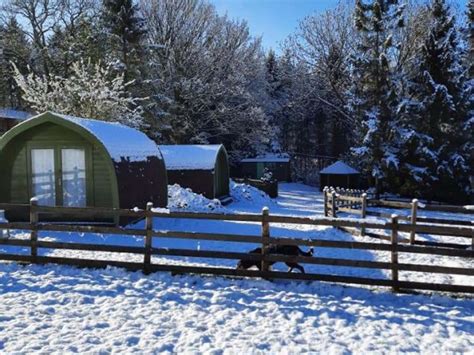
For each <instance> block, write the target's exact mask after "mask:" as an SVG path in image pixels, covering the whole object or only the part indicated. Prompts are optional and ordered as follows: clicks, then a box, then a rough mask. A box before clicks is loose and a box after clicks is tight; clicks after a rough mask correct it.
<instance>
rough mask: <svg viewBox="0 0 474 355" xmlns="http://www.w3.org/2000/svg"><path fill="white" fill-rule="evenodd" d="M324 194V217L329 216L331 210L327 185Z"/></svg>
mask: <svg viewBox="0 0 474 355" xmlns="http://www.w3.org/2000/svg"><path fill="white" fill-rule="evenodd" d="M323 194H324V217H327V216H328V210H329V206H328V203H329V199H328V188H327V187H325V188H324V190H323Z"/></svg>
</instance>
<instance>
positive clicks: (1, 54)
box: [0, 17, 31, 108]
mask: <svg viewBox="0 0 474 355" xmlns="http://www.w3.org/2000/svg"><path fill="white" fill-rule="evenodd" d="M30 56H31V47H30V44H29V43H28V40H27V39H26V36H25V34H24V33H23V30H22V28H21V27H20V25H19V24H18V22H17V21H16V19H15V18H14V17H12V18H9V19H8V20H7V22H6V24H5V25H4V26H1V27H0V106H3V107H12V108H21V107H22V102H21V92H20V90H19V88H18V86H17V85H16V83H15V79H14V77H13V70H12V68H11V65H10V62H14V63H16V65H17V67H18V70H19V71H21V72H25V71H26V70H27V66H28V64H29V63H30Z"/></svg>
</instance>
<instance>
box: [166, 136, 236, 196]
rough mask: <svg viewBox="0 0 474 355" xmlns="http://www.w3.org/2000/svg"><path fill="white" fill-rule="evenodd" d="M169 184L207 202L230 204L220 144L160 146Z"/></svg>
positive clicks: (225, 159)
mask: <svg viewBox="0 0 474 355" xmlns="http://www.w3.org/2000/svg"><path fill="white" fill-rule="evenodd" d="M160 151H161V153H162V154H163V158H164V159H165V164H166V169H167V172H168V181H169V183H170V184H179V185H180V186H181V187H187V188H190V189H191V190H193V191H194V192H195V193H198V194H202V195H204V196H205V197H207V198H210V199H214V198H217V199H220V200H221V201H222V202H223V203H229V202H231V199H230V196H229V182H230V180H229V159H228V156H227V151H226V149H225V147H224V146H223V145H222V144H209V145H204V144H201V145H199V144H188V145H160Z"/></svg>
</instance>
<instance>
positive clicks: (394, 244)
mask: <svg viewBox="0 0 474 355" xmlns="http://www.w3.org/2000/svg"><path fill="white" fill-rule="evenodd" d="M391 242H392V281H393V282H394V283H398V216H397V215H396V214H392V238H391ZM392 290H393V292H398V291H399V287H398V286H397V285H394V286H392Z"/></svg>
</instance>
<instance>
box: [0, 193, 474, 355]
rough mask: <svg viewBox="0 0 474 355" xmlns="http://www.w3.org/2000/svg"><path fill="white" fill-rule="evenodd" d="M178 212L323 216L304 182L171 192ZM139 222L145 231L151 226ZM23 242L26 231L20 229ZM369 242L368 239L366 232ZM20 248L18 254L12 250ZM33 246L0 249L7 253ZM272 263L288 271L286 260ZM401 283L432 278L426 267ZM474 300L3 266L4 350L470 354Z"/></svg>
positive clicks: (226, 226) (177, 226)
mask: <svg viewBox="0 0 474 355" xmlns="http://www.w3.org/2000/svg"><path fill="white" fill-rule="evenodd" d="M170 194H171V205H170V208H171V209H182V208H185V209H188V210H199V211H207V210H209V211H210V212H217V211H219V212H224V213H248V212H251V213H259V212H260V211H261V209H262V207H263V206H268V207H269V208H270V212H271V213H275V214H285V215H298V216H311V215H321V214H322V212H323V202H322V195H321V194H320V193H319V192H318V191H316V189H314V188H312V187H308V186H305V185H301V184H281V185H280V197H279V198H278V199H276V200H275V201H274V200H271V199H269V198H268V197H266V196H264V195H262V194H260V193H259V192H258V191H256V190H254V189H252V188H249V187H247V186H245V185H238V184H233V186H232V194H233V197H234V200H235V201H234V203H232V204H231V205H229V206H225V207H224V206H220V204H219V203H218V202H217V201H209V200H205V199H202V198H201V197H199V196H195V195H194V194H192V193H190V192H189V191H186V190H183V189H179V188H177V187H172V188H171V189H170ZM134 227H143V222H140V223H138V224H137V225H136V226H134ZM154 227H155V228H156V229H160V230H176V231H198V232H199V231H206V232H215V233H219V232H223V233H234V234H248V235H259V233H260V225H259V224H258V223H242V222H231V221H202V220H173V219H168V218H166V219H156V220H155V221H154ZM271 234H272V236H285V237H302V238H318V239H333V240H363V239H359V238H357V237H353V236H351V235H349V234H347V233H344V232H341V231H339V230H335V229H333V228H327V227H322V226H297V225H289V224H277V225H272V226H271ZM18 236H19V237H22V236H23V237H27V235H21V234H20V235H18ZM40 238H48V239H50V240H62V241H78V240H80V241H81V242H84V243H99V242H100V243H107V244H119V245H136V246H142V245H143V240H142V238H138V237H136V238H135V237H129V236H114V237H106V236H102V235H95V234H64V233H51V232H44V233H41V234H40ZM365 241H367V239H365ZM154 246H157V247H158V246H159V247H171V246H173V247H179V248H189V249H197V248H200V249H201V250H232V251H246V250H250V249H252V248H253V247H254V246H255V245H249V244H242V243H224V242H210V241H209V242H208V241H201V242H197V241H185V240H172V239H161V238H155V240H154ZM12 249H13V250H12ZM7 250H8V251H10V252H11V251H19V252H25V253H27V252H28V250H27V249H25V250H22V249H21V248H12V247H3V246H2V247H0V252H2V251H7ZM315 252H316V255H318V256H325V257H335V258H351V259H354V258H357V259H361V260H383V261H387V260H389V255H388V254H387V253H386V252H368V251H361V250H345V249H331V248H317V249H316V251H315ZM41 253H42V254H48V255H56V256H59V255H61V256H75V257H80V256H81V257H86V258H101V259H102V258H114V259H117V260H127V261H133V260H136V261H141V260H142V258H143V257H142V256H139V255H137V256H136V257H134V256H130V255H128V254H126V255H125V254H124V255H122V254H113V255H111V254H108V253H92V252H91V253H85V252H77V251H60V250H59V251H54V252H52V251H47V250H41ZM153 261H154V262H167V263H180V264H183V263H186V264H194V265H210V266H214V265H225V266H229V267H233V266H235V263H236V261H235V260H229V261H226V260H222V261H221V260H208V259H195V258H194V259H193V258H176V257H175V258H171V257H170V258H162V257H156V258H155V257H154V258H153ZM400 261H401V262H411V263H421V264H427V265H453V266H463V267H472V266H473V265H472V262H471V261H469V260H465V259H464V260H461V259H460V258H459V259H458V258H448V257H441V256H436V257H435V256H429V255H417V254H408V255H406V254H401V255H400ZM274 268H275V269H279V270H285V269H286V268H285V266H284V265H279V264H277V265H275V267H274ZM305 268H306V270H307V271H312V272H318V273H337V274H343V275H356V276H365V277H376V278H383V277H386V276H387V275H388V274H387V273H386V272H384V271H380V270H375V269H357V268H341V267H333V266H322V265H321V266H320V265H307V266H305ZM400 276H401V278H402V279H403V278H406V277H408V276H409V277H410V279H419V280H422V281H427V279H426V275H425V274H419V273H418V275H417V273H407V272H401V274H400ZM430 277H431V278H430V280H431V281H433V282H449V283H455V284H469V285H472V284H473V280H472V278H470V277H463V276H456V277H449V276H446V275H434V274H430ZM473 332H474V301H473V300H472V299H470V298H461V299H454V298H450V297H448V296H446V295H402V294H392V293H391V292H390V290H387V289H378V288H371V289H368V288H364V287H344V286H338V285H333V284H329V283H323V282H314V283H304V282H301V283H292V282H285V281H279V282H273V283H271V282H267V281H263V280H237V279H225V278H218V277H215V278H210V277H199V276H177V277H172V276H170V275H168V274H164V273H156V274H153V275H149V276H144V275H143V274H141V273H130V272H126V271H124V270H120V269H116V268H109V269H106V270H87V269H86V270H85V269H76V268H72V267H65V266H53V265H49V266H38V265H32V266H25V267H23V266H18V265H17V264H15V263H12V264H7V263H0V353H2V352H5V353H12V352H31V351H41V352H51V351H55V352H112V351H114V352H119V351H120V352H165V353H166V352H188V353H196V352H213V353H214V352H215V353H239V354H240V353H247V352H248V353H258V352H269V353H299V352H303V351H321V352H330V353H346V352H350V351H354V352H359V353H362V352H364V353H365V352H373V353H374V352H375V353H379V352H398V351H409V352H418V351H423V352H429V351H436V352H437V353H440V352H441V353H447V352H467V353H469V352H471V353H473V352H472V349H473V345H474V344H473V340H472V339H473V338H474V337H473V336H474V334H473Z"/></svg>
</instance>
